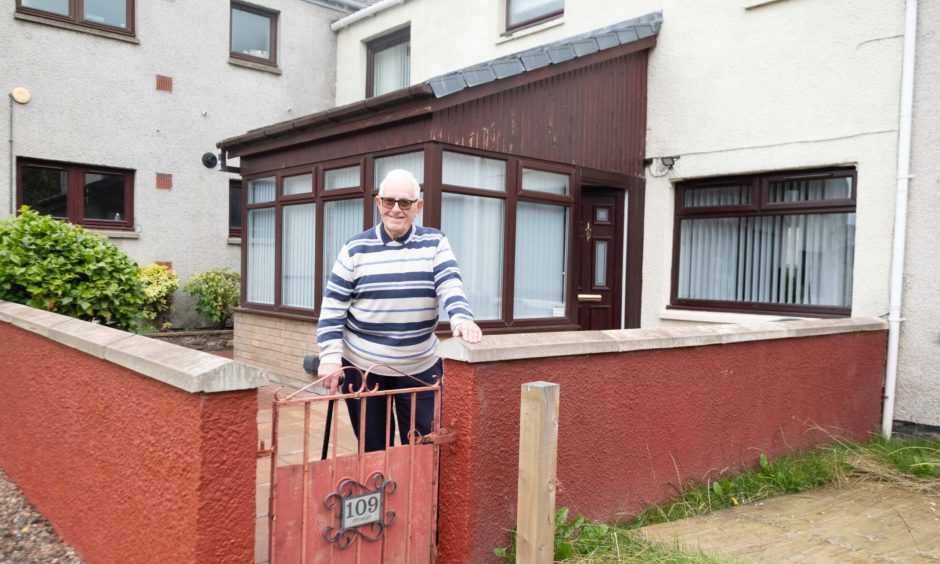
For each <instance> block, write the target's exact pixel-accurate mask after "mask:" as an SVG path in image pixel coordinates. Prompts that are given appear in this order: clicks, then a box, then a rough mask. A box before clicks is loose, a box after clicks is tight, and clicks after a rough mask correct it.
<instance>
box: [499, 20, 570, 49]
mask: <svg viewBox="0 0 940 564" xmlns="http://www.w3.org/2000/svg"><path fill="white" fill-rule="evenodd" d="M564 23H565V18H564V16H562V17H560V18H555V19H553V20H548V21H546V22H542V23H539V24H535V25H533V26H530V27H523V28H519V29H515V30H513V31H506V32H503V33H502V34H501V35H500V37H499V39H497V40H496V44H497V45H501V44H503V43H506V42H508V41H512V40H513V39H519V38H520V37H527V36H529V35H532V34H535V33H539V32H540V31H545V30H546V29H551V28H553V27H558V26H560V25H563V24H564Z"/></svg>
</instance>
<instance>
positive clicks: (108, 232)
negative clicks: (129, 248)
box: [85, 227, 140, 239]
mask: <svg viewBox="0 0 940 564" xmlns="http://www.w3.org/2000/svg"><path fill="white" fill-rule="evenodd" d="M85 230H86V231H91V232H92V233H97V234H98V235H103V236H104V237H107V238H108V239H140V233H138V232H136V231H118V230H115V229H91V228H88V227H86V228H85Z"/></svg>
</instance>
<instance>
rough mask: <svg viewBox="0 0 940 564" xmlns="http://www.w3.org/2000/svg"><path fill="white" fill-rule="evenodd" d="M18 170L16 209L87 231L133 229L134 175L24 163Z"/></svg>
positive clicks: (79, 167) (116, 171)
mask: <svg viewBox="0 0 940 564" xmlns="http://www.w3.org/2000/svg"><path fill="white" fill-rule="evenodd" d="M16 168H17V171H16V172H17V186H16V189H17V190H16V194H17V207H20V206H24V205H25V206H29V207H30V208H32V209H34V210H36V211H38V212H39V213H41V214H45V215H51V216H53V217H55V218H58V219H64V220H68V221H70V222H72V223H76V224H80V225H84V226H86V227H93V228H111V229H132V228H133V227H134V220H133V188H134V172H133V171H130V170H120V169H115V168H106V167H99V166H91V165H80V164H73V163H57V162H51V161H33V160H23V159H20V160H18V161H17V166H16Z"/></svg>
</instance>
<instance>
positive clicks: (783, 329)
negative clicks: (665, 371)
mask: <svg viewBox="0 0 940 564" xmlns="http://www.w3.org/2000/svg"><path fill="white" fill-rule="evenodd" d="M887 329H888V323H887V322H886V321H884V320H882V319H879V318H876V317H848V318H838V319H793V320H783V321H774V322H768V323H750V324H708V325H690V326H685V327H654V328H649V329H623V330H610V331H561V332H554V333H514V334H508V335H486V336H485V337H483V341H482V342H480V343H476V344H469V343H466V342H464V341H463V339H453V338H451V339H446V340H443V341H441V343H440V345H439V346H438V349H437V350H438V354H439V355H441V356H442V357H444V358H447V359H451V360H459V361H461V362H467V363H471V364H473V363H478V362H499V361H504V360H522V359H531V358H550V357H557V356H573V355H585V354H604V353H618V352H629V351H641V350H652V349H673V348H680V347H700V346H708V345H723V344H728V343H742V342H747V341H762V340H767V339H793V338H801V337H815V336H820V335H835V334H838V333H852V332H857V331H886V330H887Z"/></svg>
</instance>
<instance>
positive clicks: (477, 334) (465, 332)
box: [454, 321, 483, 343]
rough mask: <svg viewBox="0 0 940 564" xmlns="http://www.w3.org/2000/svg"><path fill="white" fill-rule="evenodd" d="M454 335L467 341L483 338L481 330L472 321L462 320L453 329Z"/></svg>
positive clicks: (477, 340)
mask: <svg viewBox="0 0 940 564" xmlns="http://www.w3.org/2000/svg"><path fill="white" fill-rule="evenodd" d="M454 337H462V338H463V340H464V341H467V342H468V343H479V342H480V340H481V339H483V331H481V330H480V327H479V326H478V325H477V324H476V323H474V322H472V321H464V322H463V323H461V324H460V325H458V326H457V328H456V329H454Z"/></svg>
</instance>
